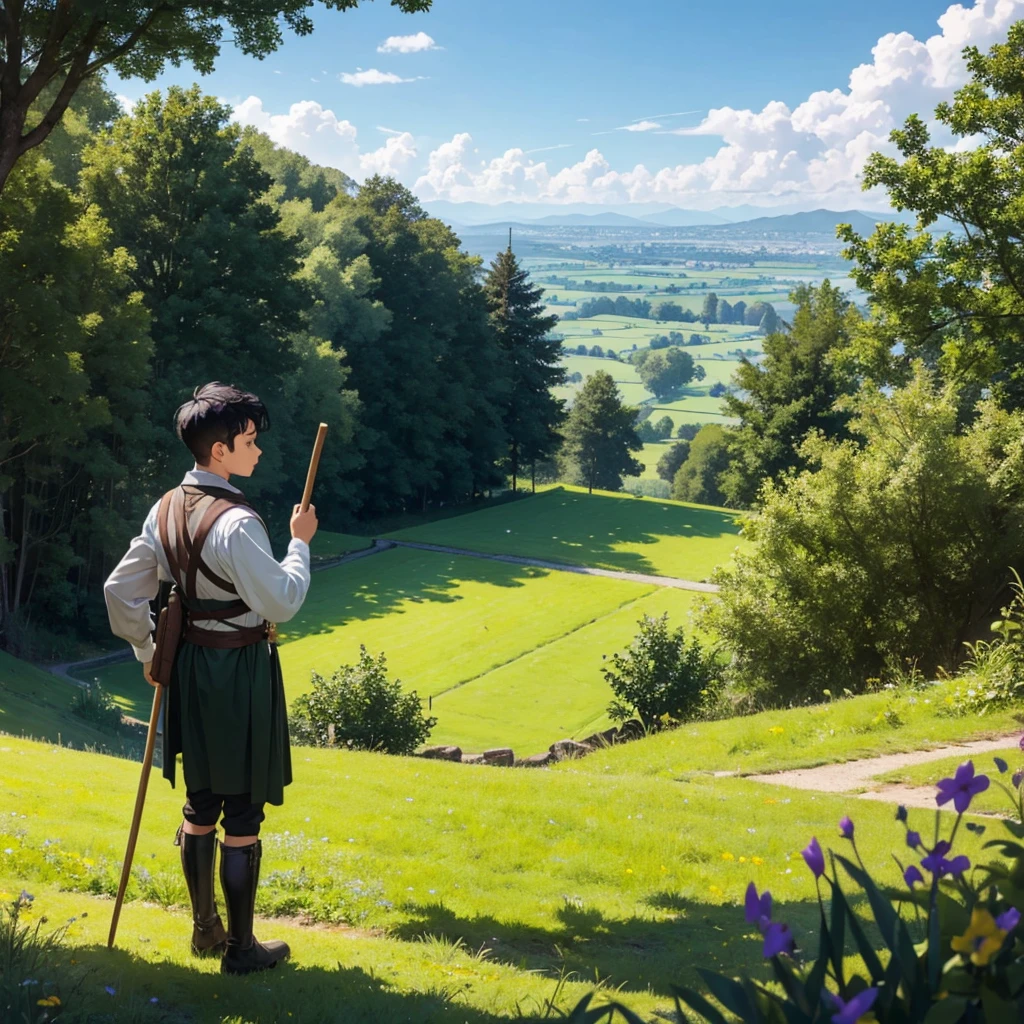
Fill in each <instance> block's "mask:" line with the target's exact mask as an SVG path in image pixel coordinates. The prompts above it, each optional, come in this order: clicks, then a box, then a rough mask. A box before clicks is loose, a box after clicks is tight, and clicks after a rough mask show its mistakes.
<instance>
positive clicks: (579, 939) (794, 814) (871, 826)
mask: <svg viewBox="0 0 1024 1024" xmlns="http://www.w3.org/2000/svg"><path fill="white" fill-rule="evenodd" d="M800 714H802V710H797V711H795V712H791V713H790V715H789V718H788V719H787V721H788V722H791V723H792V722H793V721H794V720H795V719H796V718H797V717H798V716H799V715H800ZM649 742H651V741H649V740H642V741H638V742H637V743H635V744H631V745H630V747H633V748H641V749H642V748H643V747H644V746H645V745H646V744H648V743H649ZM611 753H613V752H611V751H609V752H603V753H597V754H594V755H591V756H590V757H588V758H585V759H584V760H583V761H581V762H566V763H564V764H563V765H561V766H559V769H560V770H557V771H546V770H543V769H541V770H530V769H502V768H490V767H478V766H467V765H456V764H450V763H445V762H432V761H425V760H422V759H416V758H399V757H388V756H386V755H378V754H368V753H361V752H347V751H334V750H296V751H295V754H296V756H295V758H294V763H295V782H294V784H293V785H292V786H290V787H289V788H288V790H287V792H286V800H285V804H284V806H283V807H268V808H267V811H268V817H267V821H266V823H265V824H264V830H263V842H264V855H263V879H264V880H265V881H266V883H267V884H266V885H265V886H261V889H260V892H259V894H258V896H257V910H258V911H259V912H260V913H267V912H268V911H272V909H273V908H274V906H275V904H273V903H272V902H271V901H272V899H273V898H275V894H277V895H280V893H281V892H282V891H284V892H292V891H293V892H294V898H295V900H296V901H297V905H300V906H302V905H304V906H307V907H312V906H313V905H315V904H317V903H318V901H319V907H320V911H319V912H320V913H326V914H327V915H328V919H331V917H332V916H333V917H334V918H335V919H337V916H338V915H340V916H341V917H344V916H345V914H349V913H352V912H353V911H354V910H355V911H359V914H360V916H358V917H357V918H356V919H355V920H353V921H352V922H351V923H353V924H356V925H357V928H356V930H354V931H331V930H328V929H323V928H317V929H303V928H299V927H296V923H297V922H296V921H295V920H294V919H292V920H287V921H285V922H282V923H276V922H267V921H263V922H261V923H260V924H259V926H258V932H257V934H258V935H260V936H261V937H267V938H269V937H284V938H286V939H287V940H288V941H289V942H290V943H291V944H292V947H293V959H292V962H290V963H288V964H286V965H284V966H283V967H282V968H281V969H279V970H277V971H275V972H273V973H272V974H271V975H269V976H268V977H266V978H261V979H259V983H258V984H254V983H253V981H252V979H242V980H238V979H229V978H224V977H222V976H220V975H219V974H217V973H216V964H215V963H212V964H211V963H209V962H206V961H197V960H194V959H191V958H190V957H189V956H188V955H187V953H186V952H185V949H186V944H187V940H188V934H189V931H188V929H189V923H188V919H187V916H186V914H185V913H182V912H180V911H171V910H167V909H160V908H158V907H155V906H154V905H153V902H152V901H153V900H156V901H157V902H159V903H163V904H174V903H179V904H180V903H181V902H183V901H184V900H185V895H184V891H183V887H182V883H181V878H180V867H179V864H178V855H177V850H176V849H175V848H174V846H173V845H172V843H171V839H172V837H173V834H174V829H175V828H176V826H177V824H178V822H179V821H180V807H181V801H182V797H183V794H182V790H181V789H180V788H179V789H177V790H172V789H171V788H170V787H169V786H168V785H167V784H166V782H165V781H164V780H163V779H162V777H160V775H159V774H158V773H156V772H154V774H153V777H152V779H151V782H150V786H149V796H148V798H147V803H146V808H145V815H144V818H143V827H142V831H141V835H140V837H139V844H138V848H137V850H136V854H135V864H136V865H137V867H138V868H139V869H140V871H141V869H144V870H145V875H142V874H138V875H136V876H135V877H133V880H132V883H131V886H130V888H129V893H128V902H127V903H126V904H125V907H124V910H123V912H122V915H121V921H120V927H119V932H118V950H119V952H117V953H115V954H109V953H107V952H106V951H105V950H104V949H103V948H102V947H103V944H104V942H105V938H106V927H107V924H108V922H109V914H110V910H111V902H110V900H109V899H106V900H104V899H99V898H96V897H92V896H87V895H85V894H84V893H78V894H76V895H75V896H73V897H69V896H67V895H61V894H60V893H59V892H58V889H59V888H60V887H61V886H64V887H74V886H77V887H79V888H84V887H88V888H90V889H92V890H93V891H97V892H100V893H108V894H109V893H110V892H111V891H112V889H113V887H114V885H115V883H116V877H117V871H118V867H117V865H118V862H119V860H120V858H121V856H122V852H123V849H124V842H125V837H126V834H127V828H128V823H129V821H130V817H131V808H132V805H133V802H134V798H135V788H136V784H137V781H138V771H139V766H138V765H137V764H135V763H131V762H127V761H123V760H119V759H116V758H111V757H104V756H102V755H94V754H86V753H82V752H75V751H68V750H63V749H58V748H56V747H55V746H51V745H47V744H39V743H31V742H29V741H25V740H20V739H8V738H2V739H0V754H2V758H3V762H2V763H3V779H2V785H0V836H2V839H3V841H2V843H0V889H5V890H7V891H8V892H10V891H15V892H17V891H18V889H19V888H21V887H27V888H28V890H29V891H30V892H32V893H33V894H34V895H35V898H36V901H35V905H34V907H35V914H36V915H41V914H46V915H47V916H49V918H50V920H51V921H53V922H59V921H64V920H66V919H67V918H68V917H70V916H71V915H72V914H74V915H81V914H82V912H83V911H87V912H88V916H87V917H86V918H81V917H80V918H79V920H78V921H77V922H76V923H75V925H74V927H73V929H72V932H71V936H70V938H69V946H70V948H69V950H68V959H65V960H62V963H61V969H62V972H64V973H65V976H66V977H73V978H77V979H78V980H79V981H80V982H81V985H80V988H79V990H78V994H77V996H76V997H75V999H76V1002H75V1003H74V1004H70V1005H69V1009H72V1008H74V1009H83V1010H84V1012H86V1013H96V1014H104V1013H105V1014H111V1013H114V1014H116V1013H128V1012H130V1009H131V1008H132V1007H134V1011H135V1013H134V1016H132V1018H131V1019H134V1020H139V1021H158V1020H169V1019H174V1020H176V1019H201V1020H221V1019H227V1017H225V1018H222V1017H221V1014H224V1015H240V1018H239V1017H233V1018H231V1019H242V1020H245V1021H253V1022H256V1021H260V1022H267V1024H269V1022H271V1021H281V1020H286V1019H289V1018H287V1017H286V1013H287V1012H292V1013H294V1014H295V1017H294V1018H293V1019H296V1020H306V1021H316V1020H325V1019H336V1017H334V1016H333V1014H336V1012H337V1007H338V1006H349V1005H350V1003H351V1005H352V1006H353V1007H355V1006H358V1007H359V1015H358V1016H355V1014H354V1013H353V1016H352V1017H351V1019H353V1020H356V1021H364V1020H365V1021H392V1020H395V1021H397V1020H415V1021H423V1022H426V1021H440V1020H449V1019H452V1020H459V1021H472V1022H474V1024H475V1022H482V1021H499V1020H506V1019H516V1016H517V1015H516V1011H515V1004H516V1001H517V999H518V1000H519V1001H520V1002H521V1006H522V1008H523V1009H530V1008H534V1009H539V1008H540V1005H541V1002H542V997H543V996H544V995H552V994H553V989H554V982H555V978H556V977H557V975H558V972H559V970H561V969H563V968H564V969H565V970H569V971H574V972H576V975H575V977H574V978H573V984H572V985H570V986H569V988H568V990H567V991H566V992H565V993H563V996H562V999H563V1000H564V1001H562V1002H561V1003H560V1008H561V1009H563V1010H567V1009H569V1008H570V1007H571V1006H572V1005H573V1004H574V1003H575V1002H576V1001H577V1000H578V999H579V997H580V996H581V995H582V993H583V992H584V991H588V990H589V989H590V988H591V987H592V980H593V979H594V977H595V973H596V974H597V975H599V976H600V977H601V978H604V979H607V981H608V984H609V985H610V986H612V987H618V988H619V989H620V991H619V993H618V997H619V998H620V999H621V1000H622V1001H624V1002H625V1003H626V1004H627V1005H629V1006H630V1007H631V1008H632V1009H634V1010H635V1011H636V1012H638V1013H641V1014H645V1015H646V1019H652V1017H653V1015H654V1014H655V1013H661V1014H662V1015H667V1014H668V1013H669V1012H670V1011H671V1008H672V999H671V994H670V989H669V986H670V984H672V983H682V984H688V985H698V986H699V985H700V984H701V983H700V979H699V978H698V977H697V975H696V974H695V971H694V967H695V966H697V965H699V966H704V967H712V968H719V969H721V970H724V971H726V972H728V973H730V974H732V973H735V972H738V971H741V970H747V971H751V972H753V973H754V974H755V975H757V976H760V977H765V966H764V962H763V960H762V958H761V948H760V945H761V944H760V941H759V940H758V939H757V937H756V936H754V935H752V934H751V932H752V929H751V928H750V927H749V926H748V925H747V924H746V922H745V921H744V918H743V907H742V900H743V893H744V890H745V888H746V885H747V883H748V881H751V880H753V881H754V882H755V883H756V884H757V886H758V889H759V890H761V889H764V888H770V889H771V890H772V893H773V895H774V897H775V910H774V914H773V916H774V917H775V918H776V919H778V920H783V921H786V922H787V923H789V924H790V926H791V927H792V928H793V931H794V933H795V934H796V936H797V938H798V940H799V941H800V942H801V944H802V945H803V944H813V941H814V939H813V936H814V934H815V931H816V921H817V914H818V907H817V901H816V897H815V889H814V881H813V878H812V876H811V874H810V872H809V871H808V870H807V869H806V867H805V865H804V864H803V861H802V860H801V858H800V855H799V853H798V851H799V850H800V849H801V848H802V847H803V846H805V845H806V843H807V842H808V840H809V839H810V837H811V836H817V837H818V838H819V840H820V841H821V843H822V845H823V846H825V847H829V846H831V847H833V848H836V849H839V848H840V840H839V838H838V827H837V825H838V821H839V819H840V818H841V817H842V816H843V814H845V813H849V814H850V815H851V816H852V817H853V818H854V820H855V823H856V827H857V835H858V841H859V850H860V852H861V854H862V855H863V857H864V860H865V862H866V864H867V866H868V868H869V869H870V870H871V871H873V872H875V873H876V874H877V877H879V878H880V879H881V880H883V881H886V882H889V883H891V884H898V882H899V876H898V869H897V868H896V866H895V865H894V864H893V863H892V860H891V857H890V853H891V851H898V850H899V849H900V847H901V845H902V841H903V830H902V828H901V827H900V826H899V824H898V823H896V822H894V821H893V814H892V808H891V807H888V806H885V805H883V804H876V803H874V802H869V801H864V802H861V801H856V800H851V799H849V798H843V797H835V796H825V795H822V794H813V793H800V792H797V791H793V792H792V793H785V794H783V793H781V792H780V791H779V790H777V789H775V788H774V787H769V786H764V785H761V784H757V783H752V782H745V781H743V780H737V779H713V778H710V777H708V776H704V777H697V778H689V779H686V780H683V781H675V780H672V779H667V778H659V777H652V776H651V775H649V774H647V773H645V772H643V771H630V772H622V773H618V774H609V775H607V776H606V777H598V776H596V775H595V774H594V773H593V772H592V771H589V770H587V771H581V770H580V768H581V767H582V766H588V767H589V766H590V763H591V762H593V763H594V765H595V766H597V767H598V768H599V767H600V766H601V764H602V761H603V760H604V758H605V757H607V756H610V755H611ZM698 756H699V755H698ZM683 764H685V765H686V766H687V767H689V768H691V769H693V768H697V767H700V762H699V761H697V760H696V759H695V758H693V757H687V756H686V755H685V754H684V755H683ZM991 833H992V829H990V830H989V834H987V835H986V836H985V839H988V838H989V837H990V835H991ZM981 842H982V840H981V839H979V838H978V837H976V836H974V835H972V834H971V833H969V832H967V831H966V830H961V833H960V837H959V838H958V842H957V851H958V852H964V853H967V854H968V855H969V856H970V857H971V859H972V861H974V860H976V859H977V858H978V857H979V854H980V844H981ZM981 856H984V855H981ZM300 871H301V872H302V873H301V874H298V872H300ZM282 872H285V873H286V874H281V873H282ZM287 872H292V873H293V874H290V875H289V874H287ZM146 876H148V881H147V880H146ZM289 879H295V881H289ZM143 886H145V888H143ZM366 893H369V894H370V895H369V897H366V896H365V895H361V894H366ZM142 896H145V898H146V899H147V900H149V901H150V902H148V903H146V904H143V903H141V902H140V897H142ZM332 900H333V901H334V902H333V903H332ZM303 901H304V902H303ZM276 906H277V907H278V908H282V907H284V906H286V904H282V903H280V902H279V903H277V904H276ZM332 906H333V907H334V908H335V909H334V910H331V907H332ZM278 912H281V911H280V910H279V911H278ZM36 919H38V917H37V918H36ZM45 929H46V926H45V925H44V930H45ZM452 943H462V944H463V945H462V948H461V949H452V948H451V944H452ZM481 948H483V949H486V950H488V951H489V952H488V953H487V954H486V955H484V956H483V957H482V958H481V959H479V960H476V961H474V960H472V959H471V958H470V957H469V956H468V955H467V954H468V952H469V951H472V950H479V949H481ZM374 976H375V977H377V978H379V979H382V980H383V981H384V982H385V983H386V984H385V985H379V984H378V985H377V986H370V985H369V982H370V981H371V979H372V978H373V977H374ZM465 982H471V984H468V985H467V984H464V983H465ZM588 982H589V983H588ZM105 986H110V987H111V988H112V989H113V990H114V994H113V995H109V994H107V993H106V992H105ZM440 986H445V987H446V988H447V992H446V993H445V991H444V990H442V991H441V993H440V994H439V992H438V989H439V987H440ZM431 994H433V996H434V998H435V999H440V1004H439V1005H435V1006H434V1007H433V1013H434V1014H435V1015H434V1016H430V1015H429V1013H428V1012H427V1010H428V1009H429V1007H425V1006H424V1005H423V1004H422V1003H421V1002H419V999H421V998H426V997H429V996H430V995H431ZM66 995H67V996H68V999H69V1002H70V999H71V998H72V997H71V996H70V994H68V993H66ZM153 996H156V997H157V999H158V1000H159V1003H158V1004H150V1003H149V999H150V998H152V997H153ZM403 996H404V997H405V998H402V997H403ZM414 996H415V997H416V998H415V999H413V998H412V997H414ZM529 997H532V998H533V999H535V1000H537V1002H536V1003H535V1004H534V1005H533V1007H531V1005H530V1003H529V1001H528V999H529ZM215 998H216V1000H217V1002H215ZM524 1000H525V1002H524ZM367 1001H370V1004H371V1005H370V1006H365V1004H366V1003H367ZM374 1004H375V1010H374ZM449 1004H450V1005H449ZM332 1006H333V1008H334V1009H333V1010H332ZM364 1006H365V1008H364ZM456 1007H457V1016H452V1015H451V1014H452V1013H454V1012H456ZM402 1011H405V1012H404V1014H403V1013H402ZM197 1015H198V1016H197ZM97 1019H99V1018H97ZM115 1019H119V1018H115ZM520 1019H521V1018H520ZM527 1019H539V1014H538V1015H531V1016H529V1017H528V1018H527Z"/></svg>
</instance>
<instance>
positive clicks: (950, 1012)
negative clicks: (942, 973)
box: [923, 996, 967, 1024]
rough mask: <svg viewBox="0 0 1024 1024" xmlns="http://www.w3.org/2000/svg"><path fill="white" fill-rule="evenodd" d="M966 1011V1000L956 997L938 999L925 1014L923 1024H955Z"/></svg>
mask: <svg viewBox="0 0 1024 1024" xmlns="http://www.w3.org/2000/svg"><path fill="white" fill-rule="evenodd" d="M966 1009H967V1000H966V999H960V998H959V997H957V996H949V997H948V998H946V999H940V1000H939V1001H938V1002H937V1003H936V1004H935V1005H934V1006H933V1007H932V1008H931V1009H930V1010H929V1011H928V1013H927V1014H925V1018H924V1021H923V1024H956V1022H957V1021H958V1020H960V1018H961V1017H962V1016H963V1015H964V1011H965V1010H966Z"/></svg>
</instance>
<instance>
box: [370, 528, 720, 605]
mask: <svg viewBox="0 0 1024 1024" xmlns="http://www.w3.org/2000/svg"><path fill="white" fill-rule="evenodd" d="M375 543H377V544H379V545H380V547H379V548H377V549H376V550H381V551H383V550H384V545H385V544H389V545H396V546H398V547H403V548H421V549H422V550H424V551H442V552H444V553H445V554H449V555H469V556H470V557H471V558H490V559H492V560H493V561H495V562H511V563H513V564H514V565H536V566H540V568H542V569H555V570H557V571H559V572H578V573H583V574H585V575H587V576H608V577H610V578H611V579H616V580H632V581H633V582H634V583H653V584H654V585H655V586H658V587H675V588H676V589H677V590H700V591H703V592H704V593H706V594H717V593H718V587H717V586H716V585H715V584H714V583H699V582H698V581H696V580H684V579H680V578H679V577H677V576H651V575H648V574H646V573H641V572H625V571H624V570H620V569H594V568H592V567H591V566H589V565H569V564H567V563H566V562H547V561H544V559H542V558H525V557H523V556H521V555H492V554H488V553H487V552H484V551H469V550H467V549H466V548H450V547H447V546H445V545H443V544H421V543H419V542H418V541H411V540H389V541H376V542H375Z"/></svg>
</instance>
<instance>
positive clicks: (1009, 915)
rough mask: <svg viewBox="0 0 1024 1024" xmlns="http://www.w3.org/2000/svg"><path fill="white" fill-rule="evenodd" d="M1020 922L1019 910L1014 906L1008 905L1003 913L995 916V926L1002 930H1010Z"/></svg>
mask: <svg viewBox="0 0 1024 1024" xmlns="http://www.w3.org/2000/svg"><path fill="white" fill-rule="evenodd" d="M1019 923H1020V911H1019V910H1018V909H1017V908H1016V907H1010V909H1009V910H1007V911H1006V913H1005V914H1000V915H999V916H998V917H997V918H996V927H997V928H1002V929H1003V931H1004V932H1012V931H1013V929H1014V928H1016V927H1017V925H1018V924H1019Z"/></svg>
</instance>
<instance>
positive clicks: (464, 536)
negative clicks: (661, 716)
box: [384, 484, 740, 580]
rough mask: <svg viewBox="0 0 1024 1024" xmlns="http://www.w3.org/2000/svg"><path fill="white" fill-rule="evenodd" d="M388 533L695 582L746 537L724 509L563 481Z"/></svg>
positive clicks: (395, 538) (463, 546)
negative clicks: (518, 497) (499, 503)
mask: <svg viewBox="0 0 1024 1024" xmlns="http://www.w3.org/2000/svg"><path fill="white" fill-rule="evenodd" d="M384 536H386V537H389V538H391V539H393V540H409V541H423V542H427V543H431V544H443V545H446V546H450V547H460V548H466V549H468V550H472V551H485V552H493V553H500V554H510V555H525V556H529V557H534V558H540V559H545V560H548V559H550V560H553V561H559V562H567V563H570V564H576V565H589V566H595V567H598V568H603V569H621V570H625V571H627V572H637V573H649V574H652V575H658V576H677V577H681V578H683V579H689V580H703V579H706V578H707V577H708V576H709V575H710V573H711V571H712V570H713V569H714V568H715V566H716V565H720V564H722V563H724V562H727V561H728V560H729V559H730V558H731V557H732V553H733V550H734V549H735V547H736V546H737V544H739V543H740V538H739V528H738V526H737V524H736V515H735V513H732V512H729V511H727V510H725V509H715V508H710V507H708V506H703V505H688V504H684V503H683V502H676V501H667V500H662V499H658V498H636V497H633V496H631V495H629V496H627V495H623V494H618V493H612V492H609V491H598V492H595V493H594V494H588V493H587V489H586V488H585V487H573V486H570V485H565V484H559V485H557V486H555V487H550V488H546V489H543V490H540V489H539V490H538V493H537V494H536V495H533V496H531V497H530V498H528V499H526V500H525V501H520V502H515V503H513V504H510V505H504V506H498V507H495V508H490V509H484V510H482V511H479V512H472V513H468V514H467V515H464V516H453V517H452V518H451V519H445V520H443V521H440V522H436V523H429V524H426V525H422V526H414V527H410V528H408V529H405V530H397V531H395V532H394V533H389V534H385V535H384Z"/></svg>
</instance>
